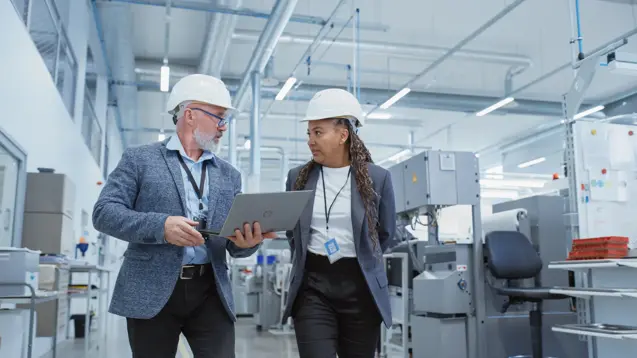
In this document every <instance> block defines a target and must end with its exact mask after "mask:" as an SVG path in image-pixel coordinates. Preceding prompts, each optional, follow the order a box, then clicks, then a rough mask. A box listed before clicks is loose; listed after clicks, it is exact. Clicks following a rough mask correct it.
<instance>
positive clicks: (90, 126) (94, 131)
mask: <svg viewBox="0 0 637 358" xmlns="http://www.w3.org/2000/svg"><path fill="white" fill-rule="evenodd" d="M82 137H84V143H86V146H87V147H88V148H89V150H90V151H91V154H92V155H93V158H95V161H96V162H97V165H100V161H101V157H102V127H101V126H100V124H99V121H98V120H97V115H96V114H95V108H94V107H93V101H92V100H91V98H90V97H89V93H88V92H85V94H84V112H83V116H82Z"/></svg>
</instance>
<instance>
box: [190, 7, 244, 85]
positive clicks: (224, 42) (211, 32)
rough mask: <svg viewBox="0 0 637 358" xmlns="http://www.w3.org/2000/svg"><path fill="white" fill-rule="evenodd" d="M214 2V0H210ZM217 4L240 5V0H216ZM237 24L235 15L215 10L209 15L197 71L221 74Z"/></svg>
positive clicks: (214, 74)
mask: <svg viewBox="0 0 637 358" xmlns="http://www.w3.org/2000/svg"><path fill="white" fill-rule="evenodd" d="M210 1H212V2H214V0H210ZM218 5H220V6H229V7H230V8H235V9H236V8H239V7H241V0H218ZM236 25H237V17H236V16H232V15H228V14H223V13H219V12H215V13H213V14H212V16H210V22H209V24H208V33H207V37H206V41H205V43H204V46H203V50H202V53H201V61H200V62H199V68H198V72H199V73H205V74H210V75H212V76H215V77H220V76H221V69H222V68H223V63H224V60H225V58H226V55H227V53H228V48H229V47H230V42H231V37H230V35H231V34H232V33H233V32H234V29H235V27H236Z"/></svg>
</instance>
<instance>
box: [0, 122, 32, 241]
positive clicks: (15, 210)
mask: <svg viewBox="0 0 637 358" xmlns="http://www.w3.org/2000/svg"><path fill="white" fill-rule="evenodd" d="M25 159H26V154H25V152H24V151H23V150H22V149H20V147H19V146H18V145H17V144H16V143H15V142H14V141H12V140H11V139H10V138H9V137H8V136H7V135H5V134H4V132H3V131H2V128H0V247H3V246H14V247H20V242H21V241H22V240H21V239H22V219H23V216H24V193H25V186H26V167H25V164H26V163H25Z"/></svg>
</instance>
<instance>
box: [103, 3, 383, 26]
mask: <svg viewBox="0 0 637 358" xmlns="http://www.w3.org/2000/svg"><path fill="white" fill-rule="evenodd" d="M97 1H98V2H121V3H128V4H136V5H148V6H160V7H166V0H97ZM172 7H173V8H176V9H182V10H193V11H203V12H212V13H220V14H228V15H237V16H247V17H255V18H260V19H269V18H270V16H272V13H268V12H263V11H258V10H253V9H247V8H232V7H226V6H220V5H217V4H214V3H202V2H201V1H195V0H173V1H172ZM290 22H297V23H302V24H310V25H319V26H323V25H325V24H326V23H327V20H325V19H323V18H322V17H318V16H308V15H293V16H292V17H290ZM335 23H337V24H338V25H344V24H345V23H346V21H344V20H338V21H336V22H335ZM360 28H361V29H363V30H371V31H382V32H387V31H388V30H389V26H385V25H381V24H373V23H361V25H360Z"/></svg>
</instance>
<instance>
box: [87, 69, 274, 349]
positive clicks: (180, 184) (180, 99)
mask: <svg viewBox="0 0 637 358" xmlns="http://www.w3.org/2000/svg"><path fill="white" fill-rule="evenodd" d="M232 110H233V108H232V105H231V100H230V93H229V92H228V90H227V88H226V86H225V85H224V83H223V82H222V81H221V80H219V79H217V78H214V77H211V76H205V75H199V74H197V75H190V76H187V77H184V78H183V79H181V80H180V81H179V82H178V83H177V84H175V86H174V88H173V90H172V92H171V94H170V97H169V98H168V103H167V111H168V112H169V113H170V114H172V115H173V122H174V123H175V124H176V126H177V135H176V136H173V137H171V138H168V139H167V140H165V141H163V142H159V143H154V144H150V145H145V146H140V147H136V148H130V149H127V150H126V151H125V152H124V154H123V155H122V159H121V160H120V162H119V164H118V165H117V168H115V170H114V171H113V172H112V173H111V175H110V176H109V178H108V181H107V182H106V185H105V186H104V189H103V190H102V193H101V194H100V197H99V199H98V201H97V203H96V204H95V208H94V210H93V225H94V226H95V228H96V229H97V230H99V231H101V232H103V233H105V234H108V235H110V236H113V237H116V238H118V239H121V240H124V241H127V242H128V243H129V245H128V249H127V250H126V252H125V253H124V257H125V258H124V262H123V264H122V268H121V270H120V273H119V276H118V278H117V282H116V284H115V290H114V293H113V298H112V303H111V306H110V310H109V311H110V312H111V313H114V314H117V315H120V316H124V317H127V328H128V337H129V342H130V346H131V350H132V352H133V357H134V358H164V357H165V358H168V357H170V358H174V357H175V354H176V351H177V344H178V340H179V334H180V333H183V334H184V336H185V337H186V339H187V340H188V343H189V344H190V347H191V348H192V351H193V353H194V356H195V357H196V358H213V357H214V358H230V357H234V321H235V315H234V308H233V306H234V305H233V298H232V290H231V287H230V282H229V279H228V271H227V270H228V267H227V265H226V251H227V252H229V253H230V255H231V256H233V257H247V256H250V255H251V254H253V253H254V252H255V251H256V250H257V248H258V245H259V244H260V243H261V241H262V240H263V239H264V238H273V237H274V236H275V234H274V233H267V234H262V233H261V231H260V227H259V225H258V223H255V224H254V225H253V226H252V227H251V226H250V225H249V224H246V226H245V227H244V233H245V235H242V234H241V232H240V231H239V230H237V231H236V232H235V234H236V236H233V237H230V238H221V237H210V238H209V239H208V240H204V238H203V237H202V235H201V234H200V233H199V232H198V231H197V230H196V229H195V227H199V228H211V229H219V228H221V227H222V226H223V223H224V221H225V219H226V217H227V215H228V212H229V210H230V207H231V205H232V201H233V199H234V197H235V195H237V194H238V193H239V192H240V190H241V176H240V173H239V172H238V171H237V170H236V169H234V168H233V167H232V166H231V165H229V164H228V163H226V162H225V161H223V160H221V159H219V158H217V157H216V156H215V155H214V149H215V147H217V146H218V145H219V140H220V139H221V136H222V135H223V132H224V131H225V130H226V118H228V116H229V115H230V112H231V111H232Z"/></svg>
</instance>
